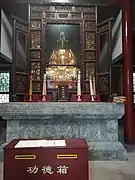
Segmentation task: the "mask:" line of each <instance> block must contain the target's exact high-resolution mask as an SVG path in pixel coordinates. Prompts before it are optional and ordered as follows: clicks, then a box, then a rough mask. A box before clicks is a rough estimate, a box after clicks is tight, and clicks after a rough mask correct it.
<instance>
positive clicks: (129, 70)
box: [122, 0, 135, 144]
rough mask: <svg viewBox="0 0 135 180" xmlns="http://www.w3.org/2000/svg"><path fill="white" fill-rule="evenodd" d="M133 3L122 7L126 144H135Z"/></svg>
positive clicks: (129, 0)
mask: <svg viewBox="0 0 135 180" xmlns="http://www.w3.org/2000/svg"><path fill="white" fill-rule="evenodd" d="M131 17H132V1H131V0H124V1H123V5H122V34H123V54H124V62H123V63H124V78H123V79H124V83H123V84H124V95H125V96H126V97H127V104H126V105H125V110H126V113H125V117H124V136H125V143H127V144H134V143H135V119H134V107H133V49H132V48H133V43H132V39H133V37H132V18H131Z"/></svg>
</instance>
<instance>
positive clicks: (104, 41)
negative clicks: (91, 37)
mask: <svg viewBox="0 0 135 180" xmlns="http://www.w3.org/2000/svg"><path fill="white" fill-rule="evenodd" d="M111 20H112V19H110V20H107V21H105V22H102V23H100V24H98V26H97V40H98V41H97V45H98V46H97V56H98V61H97V80H98V83H97V87H98V94H99V95H100V96H101V100H103V101H105V100H108V97H109V95H110V94H111V65H112V63H111V61H112V49H111V37H112V33H111ZM102 98H103V99H102Z"/></svg>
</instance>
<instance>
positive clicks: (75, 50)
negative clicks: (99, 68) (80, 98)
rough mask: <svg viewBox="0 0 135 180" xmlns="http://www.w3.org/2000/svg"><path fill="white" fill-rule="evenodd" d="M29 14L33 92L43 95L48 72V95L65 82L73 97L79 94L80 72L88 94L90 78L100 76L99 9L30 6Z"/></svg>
mask: <svg viewBox="0 0 135 180" xmlns="http://www.w3.org/2000/svg"><path fill="white" fill-rule="evenodd" d="M29 14H30V17H29V23H30V27H29V36H30V43H29V73H31V74H32V78H33V92H34V93H41V92H42V83H43V76H44V73H46V74H47V92H48V93H51V94H52V93H54V94H55V92H56V94H57V92H58V89H57V88H58V86H59V85H60V84H62V83H63V82H67V83H66V85H67V87H68V91H69V94H70V93H76V78H77V77H76V72H77V70H78V69H79V70H80V71H81V80H82V90H83V91H84V92H88V91H89V76H90V75H91V76H96V62H97V57H96V54H97V52H96V51H97V48H96V14H97V12H96V6H79V5H77V4H76V5H71V4H69V5H66V6H65V5H59V4H54V5H49V4H45V5H44V6H41V5H39V6H33V5H29ZM62 41H63V42H62ZM60 43H61V45H60ZM62 43H64V45H63V46H62Z"/></svg>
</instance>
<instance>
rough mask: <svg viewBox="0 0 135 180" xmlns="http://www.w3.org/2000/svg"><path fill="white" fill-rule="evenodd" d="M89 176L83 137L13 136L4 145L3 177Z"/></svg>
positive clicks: (84, 179) (79, 179)
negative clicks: (25, 137)
mask: <svg viewBox="0 0 135 180" xmlns="http://www.w3.org/2000/svg"><path fill="white" fill-rule="evenodd" d="M45 179H46V180H88V146H87V143H86V141H85V140H84V139H65V140H62V139H61V140H45V139H42V140H28V139H27V140H26V139H25V140H24V139H22V140H21V139H14V140H12V141H11V142H10V143H9V144H8V145H7V146H5V148H4V180H45Z"/></svg>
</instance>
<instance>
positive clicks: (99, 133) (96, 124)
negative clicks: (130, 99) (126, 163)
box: [0, 102, 127, 160]
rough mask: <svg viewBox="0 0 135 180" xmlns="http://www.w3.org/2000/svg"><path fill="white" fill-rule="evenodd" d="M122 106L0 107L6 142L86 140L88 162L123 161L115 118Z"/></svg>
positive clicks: (97, 104)
mask: <svg viewBox="0 0 135 180" xmlns="http://www.w3.org/2000/svg"><path fill="white" fill-rule="evenodd" d="M123 115H124V104H121V103H102V102H100V103H99V102H98V103H96V102H94V103H92V102H90V103H79V102H59V103H58V102H47V103H42V102H41V103H40V102H39V103H33V102H32V103H20V102H11V103H5V104H0V116H1V117H2V119H4V120H6V123H7V125H6V142H9V141H10V140H12V139H13V138H47V137H49V138H53V137H54V138H78V137H81V138H85V139H86V140H87V143H88V145H89V159H90V160H126V159H127V152H126V150H125V149H124V147H123V145H122V144H121V143H120V142H119V141H118V119H120V118H121V117H122V116H123Z"/></svg>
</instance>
